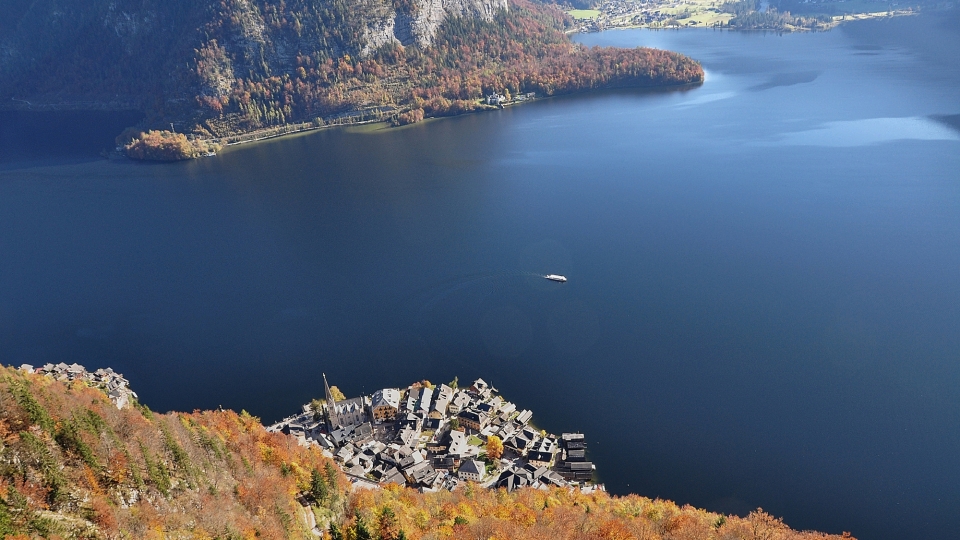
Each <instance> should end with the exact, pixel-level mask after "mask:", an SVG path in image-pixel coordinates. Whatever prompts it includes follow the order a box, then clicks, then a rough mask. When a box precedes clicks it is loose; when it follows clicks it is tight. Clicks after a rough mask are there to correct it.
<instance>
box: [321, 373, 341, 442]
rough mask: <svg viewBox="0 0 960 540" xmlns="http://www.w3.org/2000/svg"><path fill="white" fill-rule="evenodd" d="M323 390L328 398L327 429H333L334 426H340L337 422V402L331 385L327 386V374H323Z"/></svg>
mask: <svg viewBox="0 0 960 540" xmlns="http://www.w3.org/2000/svg"><path fill="white" fill-rule="evenodd" d="M323 390H324V392H325V395H324V397H326V398H327V427H328V428H330V429H333V428H334V426H336V425H338V424H339V423H338V422H337V407H336V403H337V401H336V400H335V399H333V392H331V391H330V385H329V384H327V374H326V373H324V374H323Z"/></svg>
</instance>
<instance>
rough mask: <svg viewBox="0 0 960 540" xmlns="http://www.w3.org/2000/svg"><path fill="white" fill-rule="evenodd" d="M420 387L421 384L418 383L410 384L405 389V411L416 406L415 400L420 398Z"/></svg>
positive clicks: (411, 410) (411, 409)
mask: <svg viewBox="0 0 960 540" xmlns="http://www.w3.org/2000/svg"><path fill="white" fill-rule="evenodd" d="M420 389H421V386H420V384H419V383H417V384H415V385H411V386H410V388H408V389H407V401H406V405H405V406H404V408H403V409H404V410H405V411H407V412H413V411H414V409H416V408H417V400H419V399H420Z"/></svg>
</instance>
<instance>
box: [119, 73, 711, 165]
mask: <svg viewBox="0 0 960 540" xmlns="http://www.w3.org/2000/svg"><path fill="white" fill-rule="evenodd" d="M704 82H705V79H704V80H703V81H699V82H692V83H685V84H672V85H650V86H639V85H613V86H606V87H603V88H589V89H585V90H575V91H573V92H565V93H562V94H553V95H549V96H536V97H532V98H526V99H523V100H517V101H511V102H508V103H503V104H502V106H500V107H497V106H492V105H491V106H488V107H489V108H488V107H484V108H482V109H475V110H472V111H465V112H461V113H459V114H446V115H439V116H425V117H424V118H423V120H420V121H419V122H414V123H412V124H404V125H394V124H392V123H391V118H392V117H387V118H382V119H370V120H361V121H357V122H340V123H326V122H325V123H323V124H321V125H316V123H315V122H298V123H293V124H284V125H282V126H275V127H272V128H262V129H257V130H254V131H248V132H245V133H243V134H240V135H231V136H227V137H219V138H197V139H196V140H198V141H203V142H214V143H218V144H221V145H223V149H224V150H226V149H228V148H236V147H238V146H241V145H245V144H251V143H258V142H263V141H269V140H273V139H280V138H283V137H288V136H293V135H304V134H307V133H311V132H314V131H322V130H325V129H334V128H354V127H357V126H375V125H377V124H383V127H382V128H377V129H371V130H370V131H371V132H375V131H381V130H387V129H401V128H407V127H410V126H414V125H417V124H421V123H424V122H430V121H436V120H442V119H444V118H455V117H458V116H466V115H471V114H483V113H491V112H496V111H498V110H502V109H507V108H512V107H517V106H521V105H525V104H527V103H533V102H540V101H546V100H549V99H556V98H563V97H573V96H577V95H586V94H592V93H596V92H605V91H609V90H626V89H636V90H662V91H674V90H684V89H688V88H696V87H698V86H702V85H703V84H704ZM398 111H399V109H398ZM290 128H293V129H290ZM274 131H276V132H277V133H271V132H274ZM248 137H250V138H248ZM233 138H242V139H243V140H235V141H230V142H224V141H226V140H228V139H233ZM201 157H206V156H201ZM131 160H132V159H131ZM132 161H137V160H132Z"/></svg>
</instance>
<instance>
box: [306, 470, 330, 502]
mask: <svg viewBox="0 0 960 540" xmlns="http://www.w3.org/2000/svg"><path fill="white" fill-rule="evenodd" d="M310 495H313V498H314V500H315V501H317V503H318V504H322V503H323V502H325V501H326V500H327V497H328V496H329V495H330V487H329V486H328V485H327V480H326V478H324V477H323V475H322V474H320V471H318V470H317V469H313V470H311V471H310Z"/></svg>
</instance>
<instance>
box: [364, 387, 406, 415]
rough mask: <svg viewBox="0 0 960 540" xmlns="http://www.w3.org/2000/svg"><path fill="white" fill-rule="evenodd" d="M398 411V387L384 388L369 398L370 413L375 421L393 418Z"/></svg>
mask: <svg viewBox="0 0 960 540" xmlns="http://www.w3.org/2000/svg"><path fill="white" fill-rule="evenodd" d="M399 411H400V389H399V388H384V389H382V390H377V391H376V392H374V393H373V398H371V400H370V414H371V415H372V416H373V419H374V420H375V421H377V422H384V421H386V420H394V419H396V417H397V413H398V412H399Z"/></svg>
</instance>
